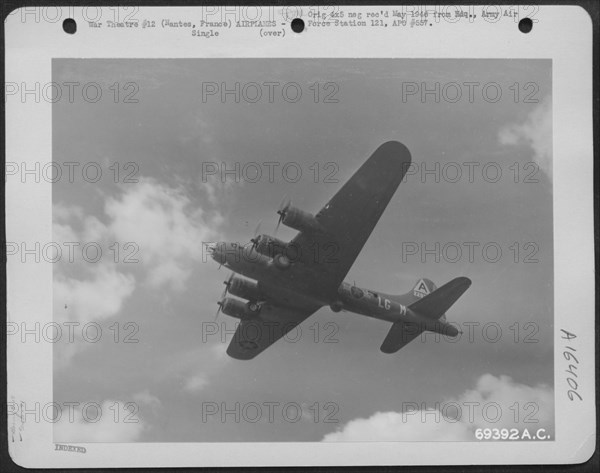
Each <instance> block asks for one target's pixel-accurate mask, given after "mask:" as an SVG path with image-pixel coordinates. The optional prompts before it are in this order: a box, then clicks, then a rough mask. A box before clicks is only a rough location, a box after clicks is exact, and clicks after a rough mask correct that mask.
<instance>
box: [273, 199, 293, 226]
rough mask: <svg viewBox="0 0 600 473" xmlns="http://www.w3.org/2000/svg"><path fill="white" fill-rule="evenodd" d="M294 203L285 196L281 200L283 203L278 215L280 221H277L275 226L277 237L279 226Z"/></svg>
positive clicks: (280, 205)
mask: <svg viewBox="0 0 600 473" xmlns="http://www.w3.org/2000/svg"><path fill="white" fill-rule="evenodd" d="M291 203H292V201H291V199H290V198H289V197H288V196H287V195H285V196H284V197H283V199H282V200H281V203H280V204H279V210H277V214H278V215H279V219H278V220H277V225H276V226H275V233H274V234H275V235H277V230H279V226H280V225H281V222H283V219H284V218H285V214H286V213H287V211H288V209H289V208H290V205H291Z"/></svg>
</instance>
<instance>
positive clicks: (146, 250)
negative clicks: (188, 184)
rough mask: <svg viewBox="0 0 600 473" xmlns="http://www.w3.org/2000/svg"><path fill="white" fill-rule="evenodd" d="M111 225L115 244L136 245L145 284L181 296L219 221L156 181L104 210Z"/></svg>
mask: <svg viewBox="0 0 600 473" xmlns="http://www.w3.org/2000/svg"><path fill="white" fill-rule="evenodd" d="M105 212H106V215H107V216H108V217H109V219H110V223H109V224H108V225H107V227H108V229H109V232H110V234H111V235H114V237H115V239H116V241H119V242H122V243H125V242H133V243H135V244H136V245H137V247H139V254H138V256H137V258H138V259H139V261H140V264H141V265H143V266H144V267H145V268H147V269H148V274H147V279H146V282H147V283H148V284H149V285H150V286H151V287H153V288H159V287H163V286H167V287H170V288H172V289H175V290H178V291H181V290H183V289H184V288H185V284H186V282H187V280H188V278H189V276H190V274H191V271H192V268H193V267H194V265H195V264H196V263H197V262H199V261H201V259H202V257H203V254H202V242H203V241H210V240H211V238H212V237H213V236H214V235H215V233H216V227H217V226H218V225H219V224H220V222H221V219H220V216H219V215H218V214H217V215H214V216H212V217H211V218H208V217H207V215H206V213H205V211H204V210H203V209H201V208H198V207H197V208H193V206H192V203H191V201H190V199H189V197H187V196H186V195H185V193H184V192H183V191H182V190H181V189H180V188H172V187H167V186H164V185H162V184H159V183H157V182H156V181H154V180H152V179H143V180H140V182H139V183H138V184H136V185H135V186H133V187H131V188H127V189H126V191H125V192H124V193H123V194H122V195H121V196H119V197H118V198H109V199H108V200H107V202H106V205H105Z"/></svg>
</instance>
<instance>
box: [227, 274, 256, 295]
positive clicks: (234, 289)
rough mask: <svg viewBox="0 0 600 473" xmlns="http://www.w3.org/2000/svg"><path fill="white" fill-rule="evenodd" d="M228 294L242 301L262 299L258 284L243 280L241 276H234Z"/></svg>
mask: <svg viewBox="0 0 600 473" xmlns="http://www.w3.org/2000/svg"><path fill="white" fill-rule="evenodd" d="M227 292H228V293H229V294H232V295H234V296H237V297H240V298H242V299H247V300H251V301H256V300H258V299H260V295H261V294H260V289H259V288H258V282H256V281H252V280H250V279H245V278H241V277H239V276H234V277H233V278H232V279H231V282H230V283H229V288H228V289H227Z"/></svg>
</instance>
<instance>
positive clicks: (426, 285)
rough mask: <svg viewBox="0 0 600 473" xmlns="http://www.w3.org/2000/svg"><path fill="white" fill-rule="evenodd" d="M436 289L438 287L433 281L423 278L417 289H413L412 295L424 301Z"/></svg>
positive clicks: (416, 286) (419, 281) (418, 282)
mask: <svg viewBox="0 0 600 473" xmlns="http://www.w3.org/2000/svg"><path fill="white" fill-rule="evenodd" d="M436 289H437V286H436V285H435V284H434V283H433V281H432V280H431V279H427V278H421V279H419V280H418V281H417V284H415V287H413V288H412V294H413V296H414V297H418V298H419V299H422V298H423V297H425V296H428V295H429V294H431V293H432V292H433V291H435V290H436Z"/></svg>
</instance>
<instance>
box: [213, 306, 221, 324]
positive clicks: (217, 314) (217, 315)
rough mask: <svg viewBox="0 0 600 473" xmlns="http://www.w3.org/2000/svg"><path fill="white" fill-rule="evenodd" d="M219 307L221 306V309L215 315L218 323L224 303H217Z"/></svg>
mask: <svg viewBox="0 0 600 473" xmlns="http://www.w3.org/2000/svg"><path fill="white" fill-rule="evenodd" d="M217 305H218V306H219V308H218V309H217V313H216V314H215V320H214V321H215V322H216V321H217V318H218V317H219V314H220V313H221V309H222V308H223V301H219V302H217Z"/></svg>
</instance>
